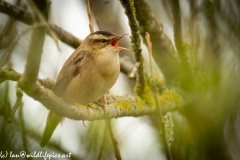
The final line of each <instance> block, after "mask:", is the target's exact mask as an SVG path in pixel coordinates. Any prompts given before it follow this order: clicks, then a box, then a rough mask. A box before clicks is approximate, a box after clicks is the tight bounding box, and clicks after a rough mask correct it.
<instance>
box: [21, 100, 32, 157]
mask: <svg viewBox="0 0 240 160" xmlns="http://www.w3.org/2000/svg"><path fill="white" fill-rule="evenodd" d="M23 117H24V116H23V103H22V101H21V104H20V106H19V110H18V118H19V121H20V126H21V133H22V144H23V150H24V151H25V152H26V153H27V154H29V150H28V146H27V138H26V135H27V133H26V127H25V123H24V118H23ZM29 159H30V160H31V159H32V157H29Z"/></svg>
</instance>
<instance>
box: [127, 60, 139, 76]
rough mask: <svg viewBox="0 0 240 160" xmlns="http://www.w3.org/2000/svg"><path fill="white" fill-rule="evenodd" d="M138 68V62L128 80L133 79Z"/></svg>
mask: <svg viewBox="0 0 240 160" xmlns="http://www.w3.org/2000/svg"><path fill="white" fill-rule="evenodd" d="M139 66H140V62H136V63H135V65H134V67H133V69H132V72H131V73H130V75H129V78H134V77H135V75H136V72H137V70H138V67H139Z"/></svg>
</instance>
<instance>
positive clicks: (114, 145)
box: [102, 94, 122, 160]
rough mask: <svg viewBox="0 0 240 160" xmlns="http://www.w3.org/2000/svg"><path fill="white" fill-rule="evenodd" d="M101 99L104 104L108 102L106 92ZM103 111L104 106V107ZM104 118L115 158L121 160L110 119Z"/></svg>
mask: <svg viewBox="0 0 240 160" xmlns="http://www.w3.org/2000/svg"><path fill="white" fill-rule="evenodd" d="M102 100H103V102H104V104H105V105H107V104H108V101H107V96H106V94H105V95H104V96H103V97H102ZM104 111H105V107H104ZM105 113H106V112H105ZM105 120H106V124H105V125H106V128H107V129H108V131H109V134H110V138H111V141H112V144H113V148H114V153H115V157H116V159H117V160H121V159H122V157H121V153H120V149H119V146H118V141H117V139H116V138H115V136H114V133H113V129H112V126H111V119H110V118H106V119H105Z"/></svg>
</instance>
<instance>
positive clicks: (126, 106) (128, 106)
mask: <svg viewBox="0 0 240 160" xmlns="http://www.w3.org/2000/svg"><path fill="white" fill-rule="evenodd" d="M112 104H114V105H117V106H119V107H120V108H121V109H124V110H132V108H133V106H132V103H131V102H128V101H115V102H113V103H112Z"/></svg>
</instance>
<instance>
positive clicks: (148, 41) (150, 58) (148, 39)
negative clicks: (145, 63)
mask: <svg viewBox="0 0 240 160" xmlns="http://www.w3.org/2000/svg"><path fill="white" fill-rule="evenodd" d="M145 38H146V41H147V47H148V55H149V62H150V73H151V77H153V65H152V42H151V41H150V35H149V33H148V32H146V36H145Z"/></svg>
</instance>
